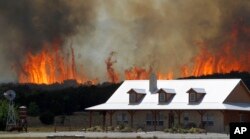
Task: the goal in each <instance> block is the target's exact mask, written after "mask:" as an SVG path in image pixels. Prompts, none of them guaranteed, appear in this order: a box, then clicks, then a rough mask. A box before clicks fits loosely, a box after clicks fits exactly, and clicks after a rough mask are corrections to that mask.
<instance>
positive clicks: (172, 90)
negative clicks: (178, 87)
mask: <svg viewBox="0 0 250 139" xmlns="http://www.w3.org/2000/svg"><path fill="white" fill-rule="evenodd" d="M161 89H162V90H163V91H165V92H166V93H171V94H175V93H176V92H175V90H174V89H169V88H160V89H159V90H161ZM159 90H158V91H159Z"/></svg>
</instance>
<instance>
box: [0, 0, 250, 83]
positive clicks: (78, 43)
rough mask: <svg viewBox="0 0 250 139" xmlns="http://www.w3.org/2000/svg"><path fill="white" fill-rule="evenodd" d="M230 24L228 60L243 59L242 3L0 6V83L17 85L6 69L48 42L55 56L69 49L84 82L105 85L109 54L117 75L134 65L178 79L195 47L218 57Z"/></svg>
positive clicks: (57, 1)
mask: <svg viewBox="0 0 250 139" xmlns="http://www.w3.org/2000/svg"><path fill="white" fill-rule="evenodd" d="M234 25H237V26H239V27H240V30H239V39H238V40H237V42H236V43H237V44H236V45H237V50H235V55H233V56H235V57H238V55H239V53H241V54H243V55H246V54H248V52H249V40H250V36H249V28H250V2H249V1H248V0H240V1H235V0H220V1H217V0H203V1H201V0H185V1H184V0H126V1H125V0H124V1H117V0H107V1H101V0H89V1H86V0H84V1H82V0H72V1H66V0H51V1H43V0H20V1H14V0H0V30H1V37H0V50H1V52H0V54H1V55H0V58H1V60H0V61H1V63H0V73H2V75H4V76H2V77H1V78H0V81H16V80H17V77H13V73H15V70H11V67H13V65H15V66H16V65H18V64H22V62H23V59H24V58H25V57H24V56H25V54H26V53H27V50H28V51H31V52H32V53H38V52H39V51H40V50H41V49H42V47H43V45H42V44H43V43H44V42H48V43H51V42H52V41H53V40H54V39H60V41H61V42H62V48H61V49H62V50H64V49H66V50H67V48H68V46H69V42H71V41H72V42H73V47H74V49H75V51H76V59H77V64H78V65H83V67H84V71H83V72H84V73H85V74H86V75H87V77H89V78H95V77H97V78H99V79H100V80H101V81H104V80H107V74H106V73H107V71H106V66H105V59H106V58H107V57H108V56H109V53H110V52H111V51H114V52H116V55H115V56H114V58H115V59H116V60H117V63H116V64H115V65H114V68H115V69H116V70H117V71H118V73H120V75H123V73H124V70H125V69H128V68H130V67H133V66H139V67H142V68H149V67H153V68H154V70H157V71H160V72H168V71H173V72H174V74H175V76H176V77H178V76H180V75H179V73H180V67H181V66H183V65H192V64H193V63H192V60H193V59H192V58H193V57H194V56H195V55H197V53H198V52H199V48H198V47H197V46H196V43H197V42H206V43H207V45H206V46H207V47H208V49H209V50H211V51H212V52H214V53H216V52H217V51H221V49H220V48H221V47H222V46H221V44H223V42H225V41H226V40H227V39H228V38H229V37H230V32H231V31H232V26H234ZM246 63H249V60H248V59H246ZM249 64H250V63H249ZM16 67H18V66H16ZM18 70H20V69H18ZM80 72H81V71H80ZM121 78H123V77H121Z"/></svg>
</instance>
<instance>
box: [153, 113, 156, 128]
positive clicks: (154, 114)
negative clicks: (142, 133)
mask: <svg viewBox="0 0 250 139" xmlns="http://www.w3.org/2000/svg"><path fill="white" fill-rule="evenodd" d="M152 114H153V116H154V131H156V111H155V110H153V111H152Z"/></svg>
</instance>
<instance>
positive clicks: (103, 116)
mask: <svg viewBox="0 0 250 139" xmlns="http://www.w3.org/2000/svg"><path fill="white" fill-rule="evenodd" d="M105 127H106V111H103V112H102V129H103V131H104V130H105Z"/></svg>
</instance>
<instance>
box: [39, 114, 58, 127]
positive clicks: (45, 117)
mask: <svg viewBox="0 0 250 139" xmlns="http://www.w3.org/2000/svg"><path fill="white" fill-rule="evenodd" d="M39 119H40V121H41V122H42V123H43V124H46V125H51V124H53V123H54V120H55V116H54V114H53V113H51V112H44V113H42V114H41V115H40V117H39Z"/></svg>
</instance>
